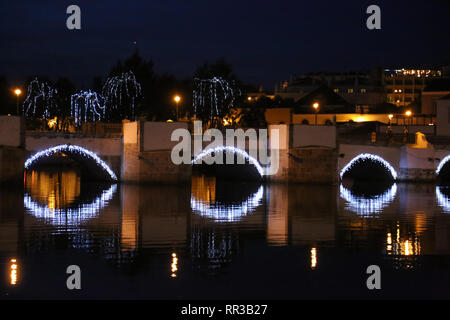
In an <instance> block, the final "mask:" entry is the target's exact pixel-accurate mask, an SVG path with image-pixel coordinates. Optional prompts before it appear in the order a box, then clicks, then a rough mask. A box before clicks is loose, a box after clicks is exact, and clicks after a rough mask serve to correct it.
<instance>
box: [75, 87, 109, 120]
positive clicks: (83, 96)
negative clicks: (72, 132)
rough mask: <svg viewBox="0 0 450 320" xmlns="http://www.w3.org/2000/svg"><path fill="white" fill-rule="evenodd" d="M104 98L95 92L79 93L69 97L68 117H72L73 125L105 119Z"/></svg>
mask: <svg viewBox="0 0 450 320" xmlns="http://www.w3.org/2000/svg"><path fill="white" fill-rule="evenodd" d="M104 101H105V98H104V97H103V96H102V95H101V94H98V93H97V92H95V91H91V90H87V91H80V92H78V93H75V94H73V95H72V96H71V97H70V115H71V116H72V117H74V119H75V124H76V125H80V124H81V123H82V122H89V121H92V122H95V121H100V120H103V119H104V118H105V111H106V108H105V104H104Z"/></svg>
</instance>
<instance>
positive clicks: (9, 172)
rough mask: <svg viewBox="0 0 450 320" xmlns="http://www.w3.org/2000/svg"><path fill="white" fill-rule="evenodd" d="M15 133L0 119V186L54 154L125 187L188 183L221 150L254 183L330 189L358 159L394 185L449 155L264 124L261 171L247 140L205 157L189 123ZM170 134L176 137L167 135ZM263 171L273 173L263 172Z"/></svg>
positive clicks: (428, 173)
mask: <svg viewBox="0 0 450 320" xmlns="http://www.w3.org/2000/svg"><path fill="white" fill-rule="evenodd" d="M23 128H24V126H23V121H22V120H21V119H20V118H18V117H0V181H3V182H7V181H10V180H15V181H16V182H20V181H21V180H23V173H24V168H25V169H30V168H33V167H36V166H38V165H39V163H40V161H45V160H46V159H50V158H51V157H54V156H55V155H57V156H60V155H62V156H69V157H70V158H72V159H74V160H75V161H77V162H79V163H80V164H81V167H82V168H84V169H86V171H87V172H88V173H89V175H90V176H91V177H93V178H97V179H100V180H115V181H121V182H131V183H189V182H190V180H191V175H192V167H193V164H194V165H195V164H196V163H201V162H202V161H200V160H203V157H204V158H206V157H207V156H209V155H211V154H212V153H213V152H217V151H224V150H225V149H226V151H230V152H231V153H233V154H238V155H241V156H242V157H243V158H245V159H246V163H247V166H250V167H251V166H254V168H256V169H257V170H256V171H257V172H259V174H260V175H261V178H262V180H265V181H270V182H294V183H297V182H298V183H325V184H334V183H337V182H339V180H340V178H341V176H342V175H343V173H344V172H345V171H346V170H348V169H349V168H350V167H351V166H352V164H353V163H355V161H356V159H358V158H361V157H366V158H370V159H371V160H373V161H377V162H380V163H381V164H382V165H384V166H385V167H386V169H387V170H389V171H390V172H391V173H392V175H393V176H394V178H396V179H397V180H404V181H410V180H412V181H423V180H427V181H430V180H434V179H436V177H437V173H438V172H439V170H440V169H441V168H442V167H443V166H444V165H446V164H447V161H448V160H449V159H450V156H449V155H450V150H447V149H435V148H433V147H430V146H428V147H427V146H425V147H424V146H423V145H418V144H416V145H406V146H401V147H398V146H397V147H393V146H392V147H391V146H378V145H357V144H340V145H338V144H337V142H336V141H337V140H336V127H334V126H309V125H285V124H280V125H270V126H269V127H268V128H267V132H266V133H267V136H264V137H266V139H267V146H266V148H267V150H263V151H264V152H266V154H267V155H270V163H269V164H263V163H261V161H260V160H261V158H260V156H261V154H260V153H257V154H258V156H254V157H252V156H251V155H255V153H252V152H251V151H252V149H251V145H252V142H251V139H249V140H248V141H247V142H245V145H244V146H242V145H241V146H239V145H234V143H235V142H234V139H233V143H232V144H231V145H230V144H229V143H228V144H227V143H225V142H222V143H219V144H218V145H216V146H215V149H214V150H211V149H207V150H205V149H204V148H205V147H206V146H207V145H209V143H210V142H211V140H216V139H215V138H214V139H211V137H206V138H205V134H204V133H203V132H196V129H195V124H194V127H192V124H188V123H165V122H144V121H138V122H126V123H124V124H123V131H122V134H116V135H86V134H84V135H82V134H65V133H50V132H45V133H42V132H25V131H24V130H23ZM177 129H183V130H181V131H180V132H181V133H179V134H178V135H174V136H172V135H173V133H174V132H177ZM200 131H201V130H200ZM259 134H261V133H259ZM184 139H189V140H190V141H189V142H188V143H187V144H188V145H189V147H188V148H187V150H183V152H182V154H183V155H184V153H185V151H186V154H187V156H186V157H185V158H184V160H183V161H179V163H174V161H173V159H172V153H173V150H174V147H179V145H180V141H184ZM196 139H200V149H199V148H196V147H195V141H196ZM172 140H173V141H172ZM275 142H277V143H275ZM197 147H198V146H197ZM196 149H197V150H196ZM202 150H203V151H202ZM259 151H261V150H259ZM198 157H200V158H201V159H197V158H198ZM197 160H198V161H197ZM175 162H176V161H175ZM270 167H272V168H273V167H276V168H275V169H276V170H275V171H273V172H270V171H269V170H268V169H269V168H270ZM223 168H225V166H224V167H223ZM227 169H228V167H227ZM245 170H246V169H245ZM245 170H244V171H245ZM246 174H247V173H246V172H244V175H246ZM244 175H242V179H243V180H246V176H244Z"/></svg>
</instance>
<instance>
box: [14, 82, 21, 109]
mask: <svg viewBox="0 0 450 320" xmlns="http://www.w3.org/2000/svg"><path fill="white" fill-rule="evenodd" d="M14 93H15V95H16V113H17V115H19V96H20V95H21V94H22V90H20V89H19V88H17V89H15V90H14Z"/></svg>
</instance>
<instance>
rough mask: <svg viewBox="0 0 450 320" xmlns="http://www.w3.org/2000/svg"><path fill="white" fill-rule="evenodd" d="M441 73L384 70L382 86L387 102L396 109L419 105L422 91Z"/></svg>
mask: <svg viewBox="0 0 450 320" xmlns="http://www.w3.org/2000/svg"><path fill="white" fill-rule="evenodd" d="M441 76H442V71H441V70H437V69H434V70H433V69H405V68H402V69H385V70H384V75H383V84H384V87H385V89H386V97H387V100H386V101H387V102H389V103H392V104H395V105H396V106H398V107H405V106H408V105H410V104H411V103H414V102H415V103H420V97H421V94H422V91H423V90H424V89H425V87H426V86H427V85H428V84H429V83H430V81H431V80H433V79H436V78H440V77H441Z"/></svg>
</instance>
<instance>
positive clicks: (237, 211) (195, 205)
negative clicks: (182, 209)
mask: <svg viewBox="0 0 450 320" xmlns="http://www.w3.org/2000/svg"><path fill="white" fill-rule="evenodd" d="M263 195H264V187H263V186H260V187H259V189H258V191H256V192H255V193H254V194H252V195H251V196H250V197H248V198H247V199H246V200H245V201H243V202H242V203H240V204H239V205H225V204H220V203H213V204H211V203H208V202H207V201H201V200H197V199H196V198H195V197H194V195H192V196H191V208H192V210H194V211H196V212H197V213H198V214H200V215H201V216H203V217H205V218H210V219H213V220H214V221H218V222H236V221H239V220H240V219H241V218H242V217H244V216H246V215H247V214H249V213H250V212H252V211H253V210H254V209H256V207H258V206H259V205H260V203H261V200H262V199H263Z"/></svg>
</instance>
